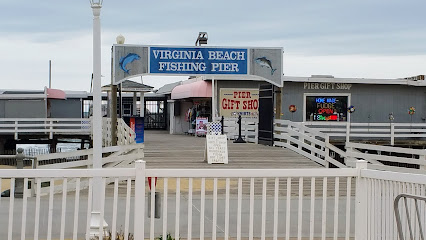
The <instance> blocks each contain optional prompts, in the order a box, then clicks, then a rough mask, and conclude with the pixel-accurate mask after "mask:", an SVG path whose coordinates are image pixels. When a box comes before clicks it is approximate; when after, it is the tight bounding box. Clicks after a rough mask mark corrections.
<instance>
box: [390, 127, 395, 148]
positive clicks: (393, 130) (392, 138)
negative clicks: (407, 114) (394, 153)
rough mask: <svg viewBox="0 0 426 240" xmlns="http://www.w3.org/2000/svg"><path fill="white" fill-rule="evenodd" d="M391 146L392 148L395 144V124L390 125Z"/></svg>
mask: <svg viewBox="0 0 426 240" xmlns="http://www.w3.org/2000/svg"><path fill="white" fill-rule="evenodd" d="M390 130H391V132H390V135H391V145H392V146H393V145H394V144H395V123H391V129H390Z"/></svg>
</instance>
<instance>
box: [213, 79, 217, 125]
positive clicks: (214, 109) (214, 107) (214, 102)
mask: <svg viewBox="0 0 426 240" xmlns="http://www.w3.org/2000/svg"><path fill="white" fill-rule="evenodd" d="M214 89H215V88H214V77H212V121H214V119H215V117H216V98H215V91H214Z"/></svg>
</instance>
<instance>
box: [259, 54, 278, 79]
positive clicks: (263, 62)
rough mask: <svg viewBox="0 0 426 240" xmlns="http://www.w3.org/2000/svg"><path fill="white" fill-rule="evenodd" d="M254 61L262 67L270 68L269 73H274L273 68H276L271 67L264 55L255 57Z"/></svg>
mask: <svg viewBox="0 0 426 240" xmlns="http://www.w3.org/2000/svg"><path fill="white" fill-rule="evenodd" d="M254 61H255V62H256V63H257V64H259V65H260V66H262V67H267V68H270V69H271V75H274V72H275V70H277V69H276V68H275V69H274V68H272V64H271V61H270V60H269V59H267V58H266V57H261V58H256V59H255V60H254Z"/></svg>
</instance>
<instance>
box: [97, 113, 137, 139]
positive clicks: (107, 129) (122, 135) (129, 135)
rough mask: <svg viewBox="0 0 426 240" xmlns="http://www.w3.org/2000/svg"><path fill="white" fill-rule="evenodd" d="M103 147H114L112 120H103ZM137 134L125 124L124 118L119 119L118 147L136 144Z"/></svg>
mask: <svg viewBox="0 0 426 240" xmlns="http://www.w3.org/2000/svg"><path fill="white" fill-rule="evenodd" d="M102 135H103V137H102V140H103V143H102V144H103V146H112V138H111V118H103V128H102ZM135 139H136V134H135V132H134V131H133V130H132V129H131V128H130V127H129V126H128V125H127V124H126V123H125V122H124V120H123V119H122V118H118V119H117V145H129V144H134V143H135V142H136V140H135Z"/></svg>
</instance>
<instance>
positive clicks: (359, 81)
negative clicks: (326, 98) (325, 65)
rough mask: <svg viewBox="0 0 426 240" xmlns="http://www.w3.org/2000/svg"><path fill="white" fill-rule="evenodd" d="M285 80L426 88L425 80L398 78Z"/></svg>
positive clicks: (319, 77)
mask: <svg viewBox="0 0 426 240" xmlns="http://www.w3.org/2000/svg"><path fill="white" fill-rule="evenodd" d="M283 80H284V84H285V83H286V82H327V83H353V84H383V85H409V86H426V81H425V80H412V79H409V78H396V79H374V78H335V77H333V76H330V75H312V76H311V77H291V76H284V77H283Z"/></svg>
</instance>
